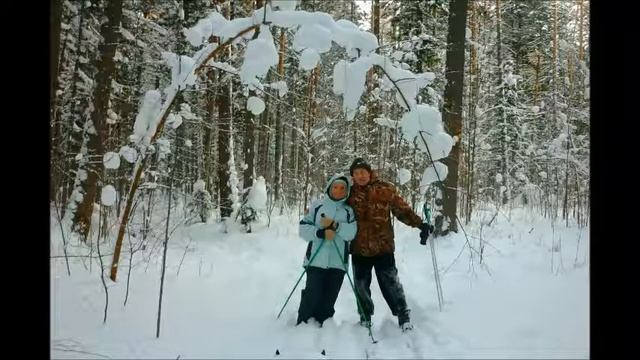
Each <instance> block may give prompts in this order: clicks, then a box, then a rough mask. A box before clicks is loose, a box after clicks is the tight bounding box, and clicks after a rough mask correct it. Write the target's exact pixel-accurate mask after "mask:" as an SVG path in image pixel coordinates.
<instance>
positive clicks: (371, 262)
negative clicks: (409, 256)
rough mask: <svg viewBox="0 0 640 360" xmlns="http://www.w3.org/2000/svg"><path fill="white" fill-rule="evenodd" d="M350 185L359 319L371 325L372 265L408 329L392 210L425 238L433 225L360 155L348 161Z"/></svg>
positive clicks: (383, 288) (401, 322)
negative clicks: (354, 225) (349, 165)
mask: <svg viewBox="0 0 640 360" xmlns="http://www.w3.org/2000/svg"><path fill="white" fill-rule="evenodd" d="M349 172H350V174H351V176H352V177H353V182H354V184H353V188H352V190H351V194H350V196H349V199H348V200H347V203H348V204H349V205H350V206H351V207H352V208H353V209H354V211H355V215H356V221H357V224H358V231H357V233H356V237H355V239H354V240H353V241H352V243H351V253H352V263H353V271H354V278H355V287H356V292H357V295H358V297H359V299H360V304H361V305H362V307H363V308H362V309H359V311H360V322H361V324H362V325H363V326H367V327H368V326H371V316H372V315H373V301H372V300H371V270H372V268H374V269H375V272H376V278H377V279H378V284H379V285H380V291H381V292H382V296H383V297H384V299H385V301H386V302H387V305H389V308H390V309H391V312H392V313H393V315H394V316H397V317H398V325H400V327H401V328H402V331H406V330H411V329H412V328H413V326H412V325H411V322H410V319H409V313H410V310H409V308H408V307H407V301H406V299H405V295H404V290H403V288H402V284H401V283H400V279H399V278H398V269H397V268H396V264H395V258H394V255H393V253H394V251H395V243H394V240H393V238H394V234H393V225H392V224H391V213H393V215H394V216H395V217H396V218H397V219H398V220H400V221H402V222H403V223H405V224H407V225H409V226H412V227H415V228H419V229H420V230H421V232H420V236H421V237H422V238H427V237H428V236H429V233H430V232H432V231H433V228H432V227H431V225H429V224H423V222H422V219H421V218H420V216H418V215H417V214H416V213H415V212H414V211H413V209H412V208H411V206H409V204H407V202H406V201H404V200H403V199H402V198H401V197H400V195H398V191H397V189H396V188H395V186H393V184H391V183H388V182H386V181H382V180H379V179H377V178H376V174H375V172H373V171H372V170H371V166H370V165H369V164H368V163H367V162H366V161H365V160H363V159H362V158H357V159H355V160H354V161H353V163H352V164H351V167H350V168H349Z"/></svg>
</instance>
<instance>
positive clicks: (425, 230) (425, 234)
mask: <svg viewBox="0 0 640 360" xmlns="http://www.w3.org/2000/svg"><path fill="white" fill-rule="evenodd" d="M419 229H420V243H421V244H423V245H424V244H425V243H426V240H427V238H429V234H431V233H432V232H433V230H434V227H433V225H431V224H428V223H422V225H420V228H419Z"/></svg>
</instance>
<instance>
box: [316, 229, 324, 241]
mask: <svg viewBox="0 0 640 360" xmlns="http://www.w3.org/2000/svg"><path fill="white" fill-rule="evenodd" d="M324 230H325V229H320V230H318V231H316V236H317V237H319V238H320V239H324Z"/></svg>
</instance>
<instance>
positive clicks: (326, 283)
mask: <svg viewBox="0 0 640 360" xmlns="http://www.w3.org/2000/svg"><path fill="white" fill-rule="evenodd" d="M344 274H345V273H344V271H343V270H338V269H333V268H329V269H321V268H317V267H313V266H309V268H308V269H307V283H306V285H305V288H304V289H302V297H301V299H300V307H299V308H298V321H297V324H300V323H301V322H303V321H304V322H305V323H306V322H307V320H309V319H310V318H315V319H316V320H317V321H318V322H319V323H320V324H322V323H323V322H324V321H325V320H326V319H328V318H330V317H332V316H333V314H334V313H335V309H334V305H335V304H336V300H337V299H338V293H339V292H340V288H341V287H342V281H343V280H344Z"/></svg>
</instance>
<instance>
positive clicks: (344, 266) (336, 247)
mask: <svg viewBox="0 0 640 360" xmlns="http://www.w3.org/2000/svg"><path fill="white" fill-rule="evenodd" d="M331 242H332V243H333V246H334V247H335V249H336V252H337V253H338V257H339V258H340V259H342V256H343V255H342V254H340V249H338V244H336V242H335V241H331ZM342 268H343V269H344V272H346V273H347V278H348V279H349V284H350V285H351V289H352V290H353V295H355V297H356V303H357V304H358V312H361V311H364V308H363V307H362V304H361V303H360V297H359V296H358V293H357V292H356V287H355V286H354V285H353V281H352V280H351V275H349V270H347V267H346V265H345V264H344V263H343V264H342ZM360 315H362V313H360ZM367 329H368V330H369V337H370V338H371V342H373V343H374V344H375V343H377V342H378V340H376V339H375V338H374V337H373V333H372V332H371V322H368V323H367Z"/></svg>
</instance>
